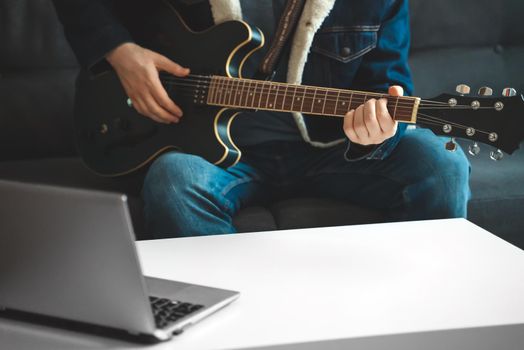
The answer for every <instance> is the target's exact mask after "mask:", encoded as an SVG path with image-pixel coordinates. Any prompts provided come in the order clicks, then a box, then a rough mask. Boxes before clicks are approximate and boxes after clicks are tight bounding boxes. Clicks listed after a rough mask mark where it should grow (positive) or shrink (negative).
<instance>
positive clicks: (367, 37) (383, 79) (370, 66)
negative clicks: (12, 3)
mask: <svg viewBox="0 0 524 350" xmlns="http://www.w3.org/2000/svg"><path fill="white" fill-rule="evenodd" d="M53 1H54V3H55V7H56V9H57V12H58V15H59V18H60V20H61V21H62V23H63V25H64V29H65V33H66V36H67V38H68V40H69V42H70V44H71V46H72V48H73V51H74V52H75V54H76V56H77V58H78V60H79V62H80V64H81V65H82V66H83V67H84V68H92V67H93V66H95V65H96V64H97V63H99V62H100V61H101V60H102V61H103V57H104V55H105V54H106V53H107V52H109V51H110V50H112V49H113V48H115V47H116V46H118V45H119V44H121V43H123V42H129V41H132V38H131V37H130V35H129V33H127V31H126V29H125V28H124V27H123V25H122V24H121V22H120V21H119V20H118V19H117V16H115V14H114V12H115V8H118V7H119V6H121V7H125V8H127V9H132V8H134V7H136V8H139V6H141V5H143V4H144V3H147V1H151V0H147V1H146V0H125V1H124V0H53ZM171 2H172V3H173V4H174V5H175V7H177V9H178V10H179V11H180V12H182V14H183V17H184V18H185V19H188V22H189V24H192V26H193V27H194V28H202V29H203V28H205V27H206V26H210V25H212V24H213V22H212V16H211V13H210V7H209V3H208V1H207V0H171ZM191 22H193V23H191ZM409 42H410V36H409V14H408V0H338V1H336V2H335V4H334V7H333V9H332V10H331V12H330V13H329V15H328V17H327V18H326V19H325V20H324V22H323V23H322V25H321V27H320V29H319V30H318V31H317V33H316V34H315V37H314V40H313V43H312V46H311V49H310V53H309V55H308V58H307V63H306V66H305V68H304V74H303V77H302V82H303V84H308V85H320V86H330V87H335V88H345V89H354V90H364V91H374V92H386V91H387V89H388V87H389V86H391V85H400V86H402V87H403V88H404V91H405V93H406V94H407V95H409V94H411V92H412V81H411V74H410V71H409V67H408V64H407V58H408V50H409ZM305 122H306V126H307V129H308V132H309V135H310V138H311V140H313V141H317V142H321V143H322V142H324V143H326V142H331V141H333V140H336V139H346V137H345V135H344V133H343V130H342V124H341V120H340V119H338V118H332V119H331V118H318V117H307V116H306V117H305ZM405 129H406V125H405V124H399V128H398V131H397V133H396V135H395V136H394V137H392V138H391V139H388V140H387V141H385V142H384V143H382V144H381V145H378V146H376V147H373V148H372V149H371V150H370V149H369V148H365V147H360V146H357V145H352V144H351V143H350V142H349V141H347V143H348V152H346V158H347V159H348V160H359V159H364V158H367V159H382V158H384V157H386V156H387V155H388V154H390V153H391V151H392V150H393V149H394V147H395V146H396V145H397V143H398V141H399V140H400V138H401V137H402V135H403V133H404V131H405Z"/></svg>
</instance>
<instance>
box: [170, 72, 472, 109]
mask: <svg viewBox="0 0 524 350" xmlns="http://www.w3.org/2000/svg"><path fill="white" fill-rule="evenodd" d="M163 81H165V82H168V83H170V84H172V85H178V86H188V87H194V88H198V87H201V88H206V89H208V90H207V91H208V92H209V90H210V89H211V88H212V86H211V84H212V82H209V81H196V82H197V83H196V84H194V83H188V84H184V83H183V82H187V81H190V80H189V79H184V78H180V80H174V79H172V78H170V79H167V80H165V79H164V80H163ZM179 81H180V82H179ZM200 83H202V85H200ZM215 84H216V85H215V87H217V88H222V89H224V88H226V89H228V88H229V90H232V89H238V88H240V89H242V91H245V90H244V89H245V88H246V86H245V84H244V86H242V87H240V86H235V87H233V86H225V85H220V84H219V83H215ZM282 86H285V85H282ZM289 86H292V85H289ZM293 86H294V87H296V88H295V89H302V88H304V86H302V85H293ZM308 88H309V89H316V90H322V91H325V92H326V94H324V95H323V96H321V97H322V98H323V99H326V100H327V101H333V102H335V101H339V100H340V99H334V98H333V97H335V96H333V95H330V93H333V94H335V93H336V91H340V96H344V95H345V97H349V96H351V95H353V94H359V95H364V96H358V95H357V96H356V97H355V96H353V97H354V100H355V101H356V100H357V99H361V100H362V101H363V99H367V97H371V96H374V97H380V98H390V97H392V96H391V95H388V94H377V93H366V92H357V91H355V92H353V93H352V92H350V91H348V90H340V89H338V90H336V91H333V89H329V88H323V87H308ZM287 89H288V87H286V92H282V91H280V89H278V91H272V90H273V89H271V87H270V86H258V85H257V86H255V87H248V90H247V92H250V93H269V95H271V96H277V95H278V96H285V95H286V94H287ZM295 92H296V91H295ZM299 94H300V96H299V97H301V98H310V97H311V96H314V97H315V98H316V95H317V93H316V92H310V91H308V90H306V89H304V90H303V92H300V93H299ZM343 94H344V95H343ZM326 97H327V98H326ZM393 97H396V96H393ZM398 97H404V99H399V104H405V105H409V106H413V103H408V102H407V100H409V101H411V102H413V101H414V100H413V99H410V98H409V97H408V96H398ZM421 101H426V100H421ZM420 105H421V106H426V105H431V106H448V104H447V103H445V102H438V101H429V100H427V102H421V103H420ZM464 107H469V106H467V105H464Z"/></svg>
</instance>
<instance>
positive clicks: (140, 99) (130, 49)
mask: <svg viewBox="0 0 524 350" xmlns="http://www.w3.org/2000/svg"><path fill="white" fill-rule="evenodd" d="M106 59H107V61H108V62H109V63H110V64H111V65H112V66H113V68H114V69H115V71H116V73H117V74H118V77H119V78H120V81H121V82H122V85H123V87H124V89H125V91H126V93H127V96H128V97H129V98H130V99H131V101H132V103H133V107H134V108H135V109H136V110H137V112H138V113H140V114H142V115H144V116H147V117H149V118H151V119H153V120H154V121H157V122H159V123H164V124H170V123H178V121H179V120H180V118H181V117H182V114H183V113H182V110H181V109H180V107H179V106H177V105H176V104H175V103H174V102H173V101H172V100H171V99H170V98H169V96H168V94H167V92H166V90H165V89H164V87H163V86H162V83H161V82H160V78H159V76H158V72H159V71H166V72H168V73H171V74H173V75H176V76H178V77H185V76H187V75H188V74H189V69H188V68H183V67H181V66H180V65H178V64H176V63H175V62H173V61H171V60H170V59H168V58H167V57H165V56H162V55H160V54H158V53H156V52H153V51H151V50H148V49H145V48H143V47H141V46H139V45H136V44H134V43H125V44H122V45H120V46H118V47H117V48H115V49H114V50H112V51H111V52H110V53H109V54H107V56H106Z"/></svg>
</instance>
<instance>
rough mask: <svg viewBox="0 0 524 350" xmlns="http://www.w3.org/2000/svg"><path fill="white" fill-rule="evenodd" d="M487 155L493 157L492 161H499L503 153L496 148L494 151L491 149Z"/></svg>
mask: <svg viewBox="0 0 524 350" xmlns="http://www.w3.org/2000/svg"><path fill="white" fill-rule="evenodd" d="M489 157H490V158H491V159H493V160H494V161H499V160H501V159H502V158H504V153H502V151H501V150H499V149H498V150H496V151H491V153H490V154H489Z"/></svg>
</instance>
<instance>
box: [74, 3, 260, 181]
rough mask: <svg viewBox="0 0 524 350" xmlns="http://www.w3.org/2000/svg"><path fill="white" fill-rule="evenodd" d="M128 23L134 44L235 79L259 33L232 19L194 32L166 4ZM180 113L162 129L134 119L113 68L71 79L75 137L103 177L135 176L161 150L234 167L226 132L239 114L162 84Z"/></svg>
mask: <svg viewBox="0 0 524 350" xmlns="http://www.w3.org/2000/svg"><path fill="white" fill-rule="evenodd" d="M150 11H151V13H147V14H144V15H143V16H142V18H143V19H142V20H140V21H139V22H136V23H131V24H130V25H128V26H127V27H128V30H129V31H130V33H131V35H132V36H133V38H134V39H135V41H136V42H137V43H138V44H139V45H141V46H143V47H146V48H149V49H151V50H154V51H156V52H159V53H161V54H163V55H165V56H167V57H169V58H170V59H171V60H173V61H175V62H177V63H179V64H181V65H182V66H184V67H189V68H191V74H198V75H211V74H215V75H221V76H229V77H241V69H242V65H243V62H244V61H245V59H247V57H248V56H249V55H250V54H251V53H252V52H253V51H255V50H257V49H258V48H260V47H262V45H263V36H262V33H261V32H260V30H258V29H257V28H254V27H251V26H249V25H248V24H247V23H244V22H239V21H232V22H226V23H223V24H221V25H217V26H214V27H212V28H210V29H208V30H206V31H203V32H198V33H196V32H192V31H191V30H190V29H189V28H188V27H187V26H186V24H185V23H184V21H183V20H182V19H181V17H180V16H179V14H178V13H177V12H176V11H175V10H174V9H173V8H172V7H171V5H169V4H168V3H167V2H163V1H158V4H157V5H155V7H151V8H150ZM165 87H166V90H167V91H168V93H169V95H170V96H171V97H172V99H173V100H174V101H176V103H177V104H178V105H179V106H180V107H181V108H182V110H183V111H184V117H183V118H181V121H180V122H179V123H178V124H170V125H164V124H159V123H157V122H154V121H152V120H151V119H149V118H146V117H144V116H141V115H140V114H138V113H137V112H136V111H135V109H134V108H131V107H129V106H128V104H127V96H126V94H125V91H124V89H123V87H122V86H121V84H120V81H119V79H118V77H117V75H116V73H115V72H113V71H107V72H105V73H102V74H99V75H97V76H94V77H93V76H91V75H90V74H88V73H85V72H83V73H81V74H80V75H79V78H78V80H77V92H76V101H75V121H74V124H75V132H76V140H77V146H78V151H79V153H80V155H81V157H82V158H83V160H84V162H85V164H86V165H87V166H88V167H89V168H90V169H91V170H93V171H94V172H96V173H98V174H100V175H104V176H118V175H124V174H127V173H130V172H133V171H135V170H137V169H139V168H141V167H142V166H144V165H146V164H148V163H149V162H150V161H151V160H153V159H154V158H155V157H157V156H158V155H160V154H161V153H163V152H165V151H167V150H172V149H177V150H180V151H182V152H186V153H191V154H195V155H199V156H201V157H203V158H204V159H206V160H208V161H209V162H211V163H214V164H216V165H219V166H221V167H229V166H232V165H234V164H236V163H237V162H238V160H239V159H240V151H239V150H238V148H237V147H236V146H235V145H234V143H233V141H232V140H231V137H230V134H229V129H230V125H231V122H232V120H233V118H234V117H235V116H236V115H237V114H238V113H240V111H239V110H234V109H228V108H220V107H213V106H206V105H203V104H199V103H198V101H196V102H197V103H195V100H196V99H198V98H201V96H197V97H195V94H198V92H197V91H196V90H197V89H195V88H192V89H188V88H187V87H184V86H180V87H177V88H175V87H174V85H170V84H165Z"/></svg>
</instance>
